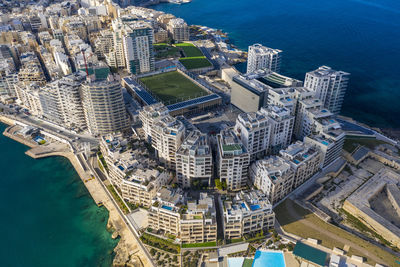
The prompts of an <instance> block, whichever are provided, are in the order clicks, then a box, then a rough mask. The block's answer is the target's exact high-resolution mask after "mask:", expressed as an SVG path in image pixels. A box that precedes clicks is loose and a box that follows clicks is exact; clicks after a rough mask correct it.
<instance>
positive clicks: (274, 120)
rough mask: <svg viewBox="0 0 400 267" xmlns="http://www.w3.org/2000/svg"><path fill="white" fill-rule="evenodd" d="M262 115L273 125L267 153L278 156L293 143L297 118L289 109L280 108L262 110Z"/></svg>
mask: <svg viewBox="0 0 400 267" xmlns="http://www.w3.org/2000/svg"><path fill="white" fill-rule="evenodd" d="M260 113H262V114H264V115H265V116H266V117H267V118H268V123H269V124H270V125H271V131H270V138H269V146H268V151H267V153H268V154H278V153H279V151H280V150H281V149H284V148H286V147H287V146H289V144H290V143H291V140H292V134H293V127H294V119H295V118H294V116H293V115H291V114H290V110H289V109H287V108H284V107H279V106H268V108H261V109H260Z"/></svg>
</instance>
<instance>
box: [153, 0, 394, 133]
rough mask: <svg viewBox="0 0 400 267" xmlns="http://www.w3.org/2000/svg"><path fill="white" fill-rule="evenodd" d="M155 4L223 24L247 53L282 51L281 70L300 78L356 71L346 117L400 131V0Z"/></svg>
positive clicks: (182, 15) (203, 21) (191, 18)
mask: <svg viewBox="0 0 400 267" xmlns="http://www.w3.org/2000/svg"><path fill="white" fill-rule="evenodd" d="M150 8H154V9H156V10H160V11H164V12H167V13H171V14H174V15H175V16H176V17H180V18H183V19H184V20H186V21H187V22H188V24H196V25H204V26H209V27H212V28H217V29H221V30H223V31H224V32H226V33H228V34H229V37H230V39H231V41H232V42H233V43H234V44H235V45H236V46H237V47H238V48H240V49H243V50H247V47H248V46H249V45H251V44H254V43H261V44H263V45H265V46H268V47H272V48H278V49H281V50H283V52H284V53H283V57H282V66H281V72H282V73H283V74H286V75H289V76H291V77H294V78H297V79H301V80H304V76H305V73H306V72H307V71H311V70H314V69H316V68H318V67H319V66H322V65H327V66H330V67H332V68H334V69H338V70H343V71H346V72H350V73H351V78H350V79H351V80H350V84H349V88H348V91H347V94H346V96H345V101H344V104H343V109H342V115H345V116H350V117H353V118H354V119H356V120H358V121H360V122H363V123H367V124H368V125H371V126H374V127H382V128H392V129H400V67H399V62H400V1H399V0H333V1H332V0H301V1H300V0H252V1H246V0H192V2H191V3H188V4H181V5H177V4H169V3H163V4H159V5H156V6H151V7H150ZM244 65H245V64H244ZM239 68H241V70H244V69H245V66H243V65H242V66H239Z"/></svg>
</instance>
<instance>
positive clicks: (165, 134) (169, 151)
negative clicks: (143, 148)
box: [151, 115, 185, 169]
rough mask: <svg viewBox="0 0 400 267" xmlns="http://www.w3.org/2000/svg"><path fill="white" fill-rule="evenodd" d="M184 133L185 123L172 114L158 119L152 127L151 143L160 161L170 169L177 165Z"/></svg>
mask: <svg viewBox="0 0 400 267" xmlns="http://www.w3.org/2000/svg"><path fill="white" fill-rule="evenodd" d="M184 133H185V126H184V125H183V123H182V122H181V121H179V120H177V119H175V118H173V117H172V116H170V115H167V116H165V117H163V118H162V119H160V120H158V121H157V122H156V123H155V124H154V125H153V128H152V129H151V145H152V146H153V147H154V149H155V150H156V152H157V156H158V158H159V160H160V162H161V163H164V164H165V165H166V166H167V167H168V168H170V169H175V167H176V151H177V150H178V148H179V146H180V145H181V144H182V141H183V138H184Z"/></svg>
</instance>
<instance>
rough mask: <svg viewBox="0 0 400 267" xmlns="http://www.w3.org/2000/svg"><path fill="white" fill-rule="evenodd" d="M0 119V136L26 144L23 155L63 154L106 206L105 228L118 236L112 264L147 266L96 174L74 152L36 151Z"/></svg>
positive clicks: (61, 155) (113, 235) (92, 194)
mask: <svg viewBox="0 0 400 267" xmlns="http://www.w3.org/2000/svg"><path fill="white" fill-rule="evenodd" d="M0 123H4V124H6V125H8V127H7V128H6V130H5V131H4V132H3V135H4V136H6V137H8V138H10V139H12V140H14V141H17V142H19V143H21V144H23V145H25V146H27V147H29V148H30V149H29V150H27V151H26V152H25V154H26V155H28V156H30V157H32V158H34V159H40V158H45V157H54V156H56V157H64V158H66V159H68V160H69V162H70V163H71V165H72V166H73V168H74V170H75V171H76V172H77V174H78V175H79V177H80V178H81V181H82V182H83V184H84V185H85V187H86V189H87V190H88V192H89V194H90V195H91V197H92V199H93V201H94V202H95V203H96V204H98V203H102V204H103V206H104V207H105V208H106V209H107V210H108V221H107V230H108V231H110V232H111V233H112V238H113V239H116V238H119V241H118V244H117V246H116V247H115V248H114V250H113V252H114V256H113V266H125V265H128V266H150V263H149V261H148V259H147V258H146V256H145V253H144V252H143V251H141V249H140V246H139V244H138V243H137V241H136V239H135V237H134V236H133V233H132V232H131V231H130V230H129V228H128V226H127V225H126V223H125V222H124V220H123V219H122V218H121V216H120V215H119V212H118V210H117V209H116V207H115V206H114V203H113V200H112V199H111V198H110V196H109V195H108V194H107V193H108V192H106V191H105V190H106V189H104V188H103V186H102V185H101V184H100V181H98V180H97V178H93V177H91V175H89V174H88V172H87V171H85V170H84V168H83V167H82V165H81V163H80V160H79V159H78V158H77V155H75V154H74V153H73V152H71V151H69V152H66V151H56V150H55V149H54V148H52V149H50V150H49V151H47V152H43V151H38V148H42V146H39V145H37V144H35V143H33V142H31V141H29V140H26V139H23V138H21V137H19V136H15V135H12V134H10V133H8V132H7V131H8V130H9V129H10V127H12V126H14V125H15V121H14V120H12V119H9V118H7V117H4V116H2V115H0ZM40 150H42V149H40Z"/></svg>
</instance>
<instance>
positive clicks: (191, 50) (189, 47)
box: [175, 43, 204, 57]
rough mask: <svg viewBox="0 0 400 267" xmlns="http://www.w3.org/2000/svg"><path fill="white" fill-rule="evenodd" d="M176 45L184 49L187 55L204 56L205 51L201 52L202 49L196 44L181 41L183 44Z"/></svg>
mask: <svg viewBox="0 0 400 267" xmlns="http://www.w3.org/2000/svg"><path fill="white" fill-rule="evenodd" d="M175 46H176V47H179V48H181V49H182V50H183V53H185V56H186V57H203V56H204V55H203V53H202V52H201V50H200V49H198V48H197V47H196V46H194V45H193V44H191V43H181V44H176V45H175Z"/></svg>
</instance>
